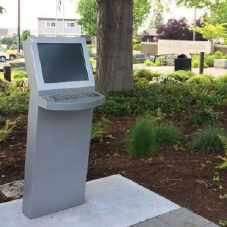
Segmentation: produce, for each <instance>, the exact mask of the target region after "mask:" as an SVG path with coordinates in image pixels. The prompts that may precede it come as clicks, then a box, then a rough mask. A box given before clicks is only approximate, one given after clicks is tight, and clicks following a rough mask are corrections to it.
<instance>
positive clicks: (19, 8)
mask: <svg viewBox="0 0 227 227" xmlns="http://www.w3.org/2000/svg"><path fill="white" fill-rule="evenodd" d="M20 26H21V5H20V0H18V26H17V29H18V30H17V36H18V53H20V50H21V36H20V32H21V31H20Z"/></svg>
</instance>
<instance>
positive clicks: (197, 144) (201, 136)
mask: <svg viewBox="0 0 227 227" xmlns="http://www.w3.org/2000/svg"><path fill="white" fill-rule="evenodd" d="M220 134H222V131H221V130H220V129H217V128H214V127H208V128H206V129H203V130H199V131H198V132H196V133H195V134H194V136H193V138H192V150H193V151H195V152H203V153H208V154H210V153H219V154H223V153H224V144H223V142H222V140H221V138H220V136H219V135H220Z"/></svg>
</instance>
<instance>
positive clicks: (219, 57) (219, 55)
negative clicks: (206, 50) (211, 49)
mask: <svg viewBox="0 0 227 227" xmlns="http://www.w3.org/2000/svg"><path fill="white" fill-rule="evenodd" d="M214 57H215V59H222V58H224V54H223V53H222V52H221V51H216V52H215V53H214Z"/></svg>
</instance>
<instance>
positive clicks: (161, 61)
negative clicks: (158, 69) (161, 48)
mask: <svg viewBox="0 0 227 227" xmlns="http://www.w3.org/2000/svg"><path fill="white" fill-rule="evenodd" d="M154 65H156V66H165V65H167V62H166V59H165V58H164V57H158V58H156V60H155V63H154Z"/></svg>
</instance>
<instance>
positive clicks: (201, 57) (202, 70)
mask: <svg viewBox="0 0 227 227" xmlns="http://www.w3.org/2000/svg"><path fill="white" fill-rule="evenodd" d="M204 59H205V53H204V52H200V64H199V73H200V74H203V72H204Z"/></svg>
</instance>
